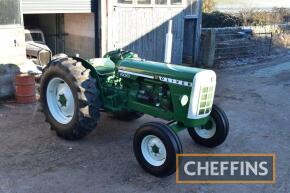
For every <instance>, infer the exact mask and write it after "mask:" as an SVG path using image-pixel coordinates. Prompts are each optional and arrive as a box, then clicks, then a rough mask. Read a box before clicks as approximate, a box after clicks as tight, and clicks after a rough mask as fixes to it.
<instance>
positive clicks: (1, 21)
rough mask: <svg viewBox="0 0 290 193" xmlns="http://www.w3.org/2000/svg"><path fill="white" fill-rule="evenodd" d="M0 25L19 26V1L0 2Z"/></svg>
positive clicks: (7, 0) (2, 0)
mask: <svg viewBox="0 0 290 193" xmlns="http://www.w3.org/2000/svg"><path fill="white" fill-rule="evenodd" d="M0 13H1V14H0V25H11V24H21V11H20V0H0Z"/></svg>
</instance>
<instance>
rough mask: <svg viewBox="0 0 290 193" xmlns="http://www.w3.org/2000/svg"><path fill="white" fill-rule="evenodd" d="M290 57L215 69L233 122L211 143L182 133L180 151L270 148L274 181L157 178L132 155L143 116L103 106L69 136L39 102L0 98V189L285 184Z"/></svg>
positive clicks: (80, 192)
mask: <svg viewBox="0 0 290 193" xmlns="http://www.w3.org/2000/svg"><path fill="white" fill-rule="evenodd" d="M287 61H289V57H288V58H287V57H284V58H278V59H275V61H272V62H268V63H264V64H256V65H252V66H248V67H236V68H228V69H223V70H220V71H218V88H217V95H216V103H217V104H219V106H221V107H222V108H223V109H224V110H225V111H226V113H227V115H228V117H229V120H230V125H231V130H230V134H229V136H228V139H227V140H226V142H225V143H224V144H223V145H221V146H219V147H217V148H214V149H208V148H204V147H200V146H198V145H196V144H194V142H192V140H191V139H190V137H189V136H188V134H187V132H186V131H184V132H182V133H180V138H181V140H182V143H183V147H184V151H185V153H275V154H276V156H277V182H276V184H274V185H241V184H240V185H177V184H176V183H175V175H173V176H170V177H167V178H162V179H159V178H156V177H153V176H151V175H149V174H147V173H145V172H144V171H143V170H142V169H141V168H140V167H139V165H138V163H137V162H136V160H135V158H134V155H133V151H132V139H133V135H134V132H135V128H137V127H138V126H139V125H141V124H142V123H145V122H148V121H152V120H155V119H154V118H152V117H149V116H144V117H143V118H141V119H139V120H137V121H135V122H130V123H127V122H120V121H116V120H113V119H111V118H110V117H109V116H108V115H106V114H102V118H101V121H100V124H99V126H98V128H97V129H96V130H95V131H94V132H93V133H92V134H91V135H89V136H88V137H87V138H85V139H84V140H80V141H75V142H70V141H65V140H62V139H60V138H58V137H57V136H56V135H55V132H53V131H51V130H50V129H49V125H48V124H47V123H46V122H45V121H44V116H43V115H42V114H41V113H40V112H38V111H37V109H38V105H39V104H34V105H16V104H15V103H13V102H9V101H6V102H2V103H0V132H1V134H0V147H1V148H0V156H1V157H0V192H3V193H14V192H15V193H16V192H17V193H22V192H25V193H52V192H55V193H96V192H98V193H99V192H120V193H124V192H159V193H163V192H164V193H165V192H166V193H169V192H187V193H188V192H193V193H195V192H196V193H221V192H222V193H236V192H239V193H249V192H251V193H254V192H263V193H275V192H279V193H287V192H290V187H289V186H290V185H289V180H290V165H289V159H290V154H289V152H290V142H289V138H290V130H289V123H290V118H289V109H290V100H289V99H290V92H289V90H290V76H289V74H290V63H285V62H287Z"/></svg>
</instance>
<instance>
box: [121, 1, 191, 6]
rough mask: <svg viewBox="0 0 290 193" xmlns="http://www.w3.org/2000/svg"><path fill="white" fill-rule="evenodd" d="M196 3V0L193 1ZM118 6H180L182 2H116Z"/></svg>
mask: <svg viewBox="0 0 290 193" xmlns="http://www.w3.org/2000/svg"><path fill="white" fill-rule="evenodd" d="M195 1H196V0H195ZM117 2H118V4H123V5H130V6H131V5H133V6H138V7H139V6H141V7H142V5H144V6H145V7H148V6H150V7H151V6H155V5H156V6H160V5H162V7H164V6H182V2H183V0H117Z"/></svg>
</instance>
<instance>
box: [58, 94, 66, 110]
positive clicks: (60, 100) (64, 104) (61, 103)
mask: <svg viewBox="0 0 290 193" xmlns="http://www.w3.org/2000/svg"><path fill="white" fill-rule="evenodd" d="M58 101H59V103H60V105H61V107H65V106H66V102H67V100H66V98H65V96H64V94H61V95H59V99H58Z"/></svg>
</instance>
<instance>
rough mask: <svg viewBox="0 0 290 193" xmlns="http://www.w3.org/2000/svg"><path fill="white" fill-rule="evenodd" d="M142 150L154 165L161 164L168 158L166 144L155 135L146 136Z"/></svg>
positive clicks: (148, 160)
mask: <svg viewBox="0 0 290 193" xmlns="http://www.w3.org/2000/svg"><path fill="white" fill-rule="evenodd" d="M141 150H142V154H143V156H144V158H145V160H146V161H147V162H149V163H150V164H151V165H153V166H161V165H162V164H163V163H164V162H165V160H166V148H165V145H164V144H163V142H162V141H161V140H160V139H159V138H158V137H156V136H154V135H148V136H146V137H144V139H143V140H142V143H141Z"/></svg>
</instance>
